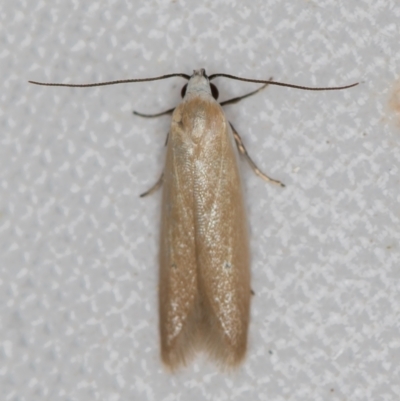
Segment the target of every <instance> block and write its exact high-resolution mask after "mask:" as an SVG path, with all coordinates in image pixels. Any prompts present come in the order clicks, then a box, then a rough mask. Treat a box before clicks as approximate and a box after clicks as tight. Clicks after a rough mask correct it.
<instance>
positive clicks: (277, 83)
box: [208, 74, 359, 91]
mask: <svg viewBox="0 0 400 401" xmlns="http://www.w3.org/2000/svg"><path fill="white" fill-rule="evenodd" d="M217 77H225V78H230V79H236V80H237V81H244V82H254V83H256V84H269V85H278V86H287V87H288V88H295V89H303V90H307V91H333V90H340V89H348V88H352V87H353V86H356V85H358V84H359V82H356V83H355V84H351V85H346V86H328V87H324V88H318V87H317V88H313V87H310V86H300V85H292V84H286V83H284V82H276V81H264V80H262V79H249V78H241V77H236V76H235V75H230V74H212V75H210V76H209V77H208V79H209V80H210V81H211V80H212V79H214V78H217Z"/></svg>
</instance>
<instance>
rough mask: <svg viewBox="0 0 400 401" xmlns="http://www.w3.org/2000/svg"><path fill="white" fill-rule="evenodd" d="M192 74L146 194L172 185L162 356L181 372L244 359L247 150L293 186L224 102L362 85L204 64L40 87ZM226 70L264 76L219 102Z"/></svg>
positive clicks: (165, 217) (162, 274) (165, 219)
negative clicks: (252, 145)
mask: <svg viewBox="0 0 400 401" xmlns="http://www.w3.org/2000/svg"><path fill="white" fill-rule="evenodd" d="M171 77H182V78H184V79H186V80H188V83H187V84H186V85H185V86H184V87H183V89H182V97H183V100H182V102H181V104H179V105H178V106H177V107H176V108H174V109H171V110H167V111H165V112H163V113H158V114H154V115H147V114H142V113H137V112H135V114H137V115H141V116H145V117H155V116H159V115H163V114H169V113H172V122H171V128H170V130H169V134H168V140H167V154H166V162H165V167H164V171H163V174H162V175H161V178H160V179H159V180H158V182H157V183H156V184H155V185H154V186H153V187H152V188H151V189H150V190H149V191H147V192H146V193H144V194H143V195H142V196H146V195H148V194H150V193H152V192H153V191H154V190H156V189H157V188H158V187H160V186H161V185H162V186H163V197H162V217H161V235H160V253H159V269H160V271H159V325H160V339H161V357H162V360H163V362H164V363H165V365H166V366H167V367H168V368H170V369H171V370H175V369H177V368H178V367H180V366H182V365H186V364H187V363H188V362H189V361H190V360H191V358H192V357H193V355H194V354H195V353H197V352H198V351H200V350H203V351H205V352H206V353H207V354H208V356H209V357H211V359H214V360H215V361H216V362H217V364H219V365H220V366H221V367H223V368H230V367H235V366H237V365H238V364H239V363H240V362H241V361H242V360H243V358H244V356H245V354H246V348H247V333H248V327H249V316H250V298H251V287H250V252H249V236H248V229H247V219H246V210H245V206H244V200H243V192H242V184H241V178H240V172H239V167H238V157H239V156H240V155H242V156H244V157H245V158H246V159H247V161H248V162H249V163H250V166H251V167H252V168H253V170H254V171H255V172H256V174H258V175H259V176H261V177H262V178H264V179H265V180H266V181H269V182H273V183H276V184H278V185H281V186H284V185H283V184H282V183H281V182H280V181H277V180H274V179H272V178H271V177H269V176H267V175H266V174H264V173H262V172H261V171H260V170H259V169H258V167H257V166H256V164H255V163H254V162H253V161H252V159H251V158H250V157H249V155H248V153H247V151H246V149H245V147H244V145H243V142H242V140H241V138H240V136H239V134H238V133H237V131H236V130H235V128H234V127H233V125H232V124H230V123H229V121H228V120H227V118H226V116H225V114H224V112H223V109H222V107H221V106H223V105H226V104H232V103H236V102H238V101H239V100H241V99H243V98H245V97H248V96H250V95H253V94H255V93H257V92H259V91H260V90H261V89H263V88H264V87H265V86H267V85H279V86H287V87H291V88H297V89H305V90H319V91H321V90H340V89H346V88H351V87H353V86H355V85H357V84H358V83H355V84H352V85H347V86H340V87H325V88H311V87H304V86H299V85H292V84H286V83H281V82H275V81H273V80H272V79H270V80H256V79H247V78H240V77H236V76H233V75H229V74H214V75H210V76H207V74H206V71H205V70H204V69H203V68H202V69H199V70H195V71H194V72H193V74H192V75H191V76H189V75H186V74H169V75H163V76H160V77H155V78H144V79H129V80H120V81H110V82H101V83H94V84H56V83H41V82H36V81H29V82H31V83H33V84H37V85H47V86H67V87H91V86H103V85H112V84H120V83H130V82H143V81H154V80H160V79H166V78H171ZM217 77H226V78H231V79H235V80H240V81H246V82H254V83H262V84H264V86H262V87H261V88H259V89H257V90H255V91H253V92H251V93H248V94H247V95H244V96H241V97H237V98H233V99H230V100H227V101H225V102H222V103H218V102H217V98H218V90H217V88H216V87H215V85H214V84H212V83H211V82H210V81H211V80H213V79H215V78H217Z"/></svg>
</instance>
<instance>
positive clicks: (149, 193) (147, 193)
mask: <svg viewBox="0 0 400 401" xmlns="http://www.w3.org/2000/svg"><path fill="white" fill-rule="evenodd" d="M163 179H164V172H162V173H161V176H160V178H159V179H158V181H157V182H156V183H155V184H154V185H153V186H152V187H151V188H150V189H149V190H147V191H146V192H143V193H142V194H141V195H140V197H141V198H144V197H145V196H147V195H151V194H152V193H153V192H155V191H157V189H158V188H160V187H161V185H162V183H163Z"/></svg>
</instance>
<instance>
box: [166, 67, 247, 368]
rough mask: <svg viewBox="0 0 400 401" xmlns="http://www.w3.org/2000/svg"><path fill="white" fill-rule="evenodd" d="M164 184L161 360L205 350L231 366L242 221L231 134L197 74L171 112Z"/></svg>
mask: <svg viewBox="0 0 400 401" xmlns="http://www.w3.org/2000/svg"><path fill="white" fill-rule="evenodd" d="M163 185H164V194H163V209H162V229H161V248H160V269H161V271H160V332H161V352H162V357H163V361H164V362H165V363H166V365H167V366H169V367H170V368H171V369H175V368H177V367H178V366H179V365H181V364H185V363H186V362H187V361H188V359H189V358H190V357H191V355H192V354H193V352H194V351H197V350H202V349H203V350H204V351H206V352H207V353H208V355H209V356H211V357H212V358H213V359H216V360H217V361H218V362H219V363H220V364H221V365H222V366H225V367H229V366H234V365H236V364H237V363H239V362H240V361H241V360H242V358H243V357H244V355H245V352H246V344H247V330H248V323H249V306H250V268H249V267H250V266H249V264H250V263H249V258H250V257H249V243H248V234H247V220H246V216H245V208H244V201H243V196H242V187H241V179H240V173H239V169H238V165H237V150H236V147H235V144H234V139H233V135H232V132H231V129H230V126H229V123H228V121H227V120H226V117H225V115H224V112H223V111H222V108H221V107H220V105H219V104H218V103H217V102H216V101H215V100H214V99H213V98H212V96H211V92H210V89H209V83H208V79H207V78H206V77H204V76H203V75H201V70H200V71H199V74H198V75H194V76H193V77H192V78H191V80H190V81H189V84H188V88H187V92H186V95H185V98H184V100H183V102H182V103H181V105H179V106H178V107H177V108H176V110H175V111H174V113H173V117H172V124H171V130H170V134H169V140H168V150H167V160H166V166H165V171H164V183H163Z"/></svg>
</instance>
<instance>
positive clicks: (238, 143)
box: [229, 123, 285, 187]
mask: <svg viewBox="0 0 400 401" xmlns="http://www.w3.org/2000/svg"><path fill="white" fill-rule="evenodd" d="M229 124H230V126H231V128H232V132H233V137H234V138H235V141H236V146H237V148H238V150H239V152H240V153H241V154H242V155H243V156H244V157H245V158H246V160H247V161H248V163H249V164H250V167H251V168H252V170H253V171H254V172H255V173H256V174H257V175H258V176H259V177H261V178H262V179H263V180H265V181H267V182H272V183H273V184H278V185H280V186H281V187H284V186H285V184H284V183H283V182H280V181H278V180H274V179H273V178H271V177H269V176H268V175H266V174H264V173H263V172H262V171H261V170H260V169H259V168H258V167H257V165H256V164H255V163H254V162H253V160H252V159H251V157H250V156H249V154H248V153H247V150H246V148H245V147H244V145H243V142H242V138H240V135H239V134H238V132H237V131H236V129H235V127H234V126H233V125H232V124H231V123H229Z"/></svg>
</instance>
